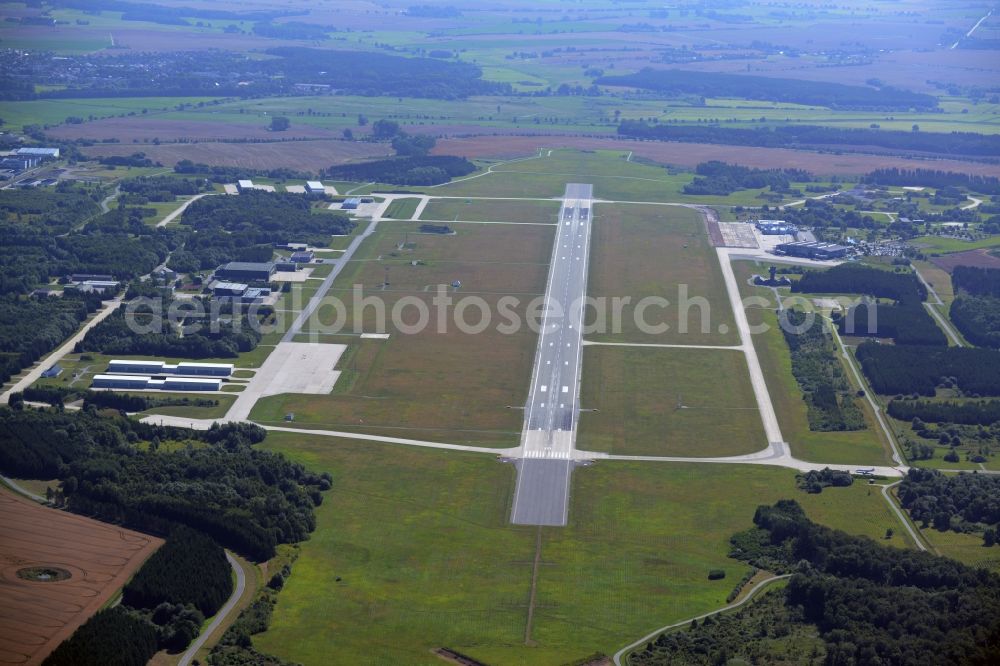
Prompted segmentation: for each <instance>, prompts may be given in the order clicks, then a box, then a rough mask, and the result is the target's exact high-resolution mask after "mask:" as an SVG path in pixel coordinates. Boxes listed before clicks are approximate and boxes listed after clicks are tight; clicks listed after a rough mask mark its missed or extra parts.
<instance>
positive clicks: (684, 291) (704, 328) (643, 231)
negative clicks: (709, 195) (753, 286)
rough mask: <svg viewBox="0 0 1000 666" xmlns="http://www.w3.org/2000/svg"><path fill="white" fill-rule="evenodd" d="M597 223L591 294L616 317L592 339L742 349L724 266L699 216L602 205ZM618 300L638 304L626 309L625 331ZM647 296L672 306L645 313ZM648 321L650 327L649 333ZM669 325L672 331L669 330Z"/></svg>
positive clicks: (671, 208)
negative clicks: (617, 318) (641, 305)
mask: <svg viewBox="0 0 1000 666" xmlns="http://www.w3.org/2000/svg"><path fill="white" fill-rule="evenodd" d="M593 217H594V222H593V224H594V231H593V235H592V237H591V257H590V274H589V278H588V295H589V296H591V297H595V298H604V299H607V303H608V305H607V312H608V313H609V317H608V320H607V324H606V326H605V328H604V330H600V329H599V328H596V327H595V328H594V329H592V330H591V331H589V332H588V331H585V334H586V335H585V337H586V338H587V339H590V340H601V341H605V342H642V343H657V344H684V345H706V344H707V345H734V344H739V335H738V333H737V331H736V325H735V321H734V319H733V315H732V309H731V307H730V305H729V300H728V297H727V295H726V289H725V283H724V281H723V279H722V271H721V269H720V267H719V260H718V258H717V256H716V253H715V250H714V249H713V248H712V247H711V246H710V244H709V242H708V235H707V233H706V231H705V225H704V223H703V222H702V220H701V216H700V214H699V213H698V212H697V211H694V210H690V209H687V208H680V207H674V206H669V207H668V206H643V205H627V204H621V205H619V204H613V205H609V204H598V205H597V206H595V208H594V216H593ZM615 297H622V298H624V297H627V298H631V299H632V300H631V302H630V303H627V304H624V303H623V306H622V307H621V313H622V316H621V326H620V327H616V326H615V324H614V321H613V320H612V319H611V317H610V313H612V312H613V311H614V309H615V307H614V305H613V303H612V301H611V299H614V298H615ZM647 297H650V298H655V299H666V300H667V301H668V302H669V304H668V305H665V306H663V305H661V304H662V301H647V302H648V303H649V305H648V306H647V307H645V309H644V310H639V303H640V302H641V300H642V299H644V298H647ZM588 321H589V320H588ZM600 321H602V320H601V319H597V320H596V323H599V322H600ZM642 321H645V322H646V324H648V325H649V326H650V327H651V328H649V329H648V330H647V331H644V330H643V327H641V326H640V325H639V324H640V323H641V322H642ZM664 325H665V326H667V327H669V328H667V329H663V328H662V327H663V326H664ZM618 328H620V330H616V329H618Z"/></svg>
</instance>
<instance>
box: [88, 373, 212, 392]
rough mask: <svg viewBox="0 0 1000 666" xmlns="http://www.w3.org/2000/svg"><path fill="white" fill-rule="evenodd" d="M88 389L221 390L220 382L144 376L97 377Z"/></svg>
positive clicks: (202, 379) (191, 378)
mask: <svg viewBox="0 0 1000 666" xmlns="http://www.w3.org/2000/svg"><path fill="white" fill-rule="evenodd" d="M90 387H91V388H95V389H124V390H128V391H149V390H160V391H218V390H219V389H221V388H222V380H221V379H204V378H193V377H168V378H167V379H153V378H152V377H149V376H145V375H97V376H95V377H94V381H93V383H92V384H91V385H90Z"/></svg>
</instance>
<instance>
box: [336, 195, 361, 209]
mask: <svg viewBox="0 0 1000 666" xmlns="http://www.w3.org/2000/svg"><path fill="white" fill-rule="evenodd" d="M360 205H361V198H360V197H348V198H347V199H344V203H342V204H340V209H341V210H357V209H358V206H360Z"/></svg>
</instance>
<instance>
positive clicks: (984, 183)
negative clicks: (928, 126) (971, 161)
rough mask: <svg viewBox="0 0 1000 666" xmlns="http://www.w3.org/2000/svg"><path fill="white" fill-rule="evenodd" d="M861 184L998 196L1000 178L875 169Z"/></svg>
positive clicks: (911, 170)
mask: <svg viewBox="0 0 1000 666" xmlns="http://www.w3.org/2000/svg"><path fill="white" fill-rule="evenodd" d="M861 182H862V183H870V184H872V185H894V186H897V187H909V186H917V187H933V188H945V187H964V188H966V189H968V190H972V191H973V192H980V193H982V194H1000V178H997V177H995V176H979V175H975V174H968V173H955V172H953V171H935V170H933V169H900V168H898V167H892V168H888V169H875V170H874V171H872V172H870V173H868V174H866V175H865V176H864V177H862V179H861Z"/></svg>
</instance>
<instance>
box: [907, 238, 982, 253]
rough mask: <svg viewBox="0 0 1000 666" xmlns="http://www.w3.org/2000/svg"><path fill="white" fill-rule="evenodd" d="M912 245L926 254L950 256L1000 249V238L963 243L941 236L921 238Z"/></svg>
mask: <svg viewBox="0 0 1000 666" xmlns="http://www.w3.org/2000/svg"><path fill="white" fill-rule="evenodd" d="M910 243H911V244H912V245H913V246H915V247H917V248H919V249H920V251H921V252H924V253H925V254H949V253H951V252H965V251H966V250H979V249H982V248H993V247H1000V236H991V237H989V238H984V239H983V240H978V241H963V240H959V239H957V238H941V237H939V236H920V237H918V238H914V239H913V240H911V241H910Z"/></svg>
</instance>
